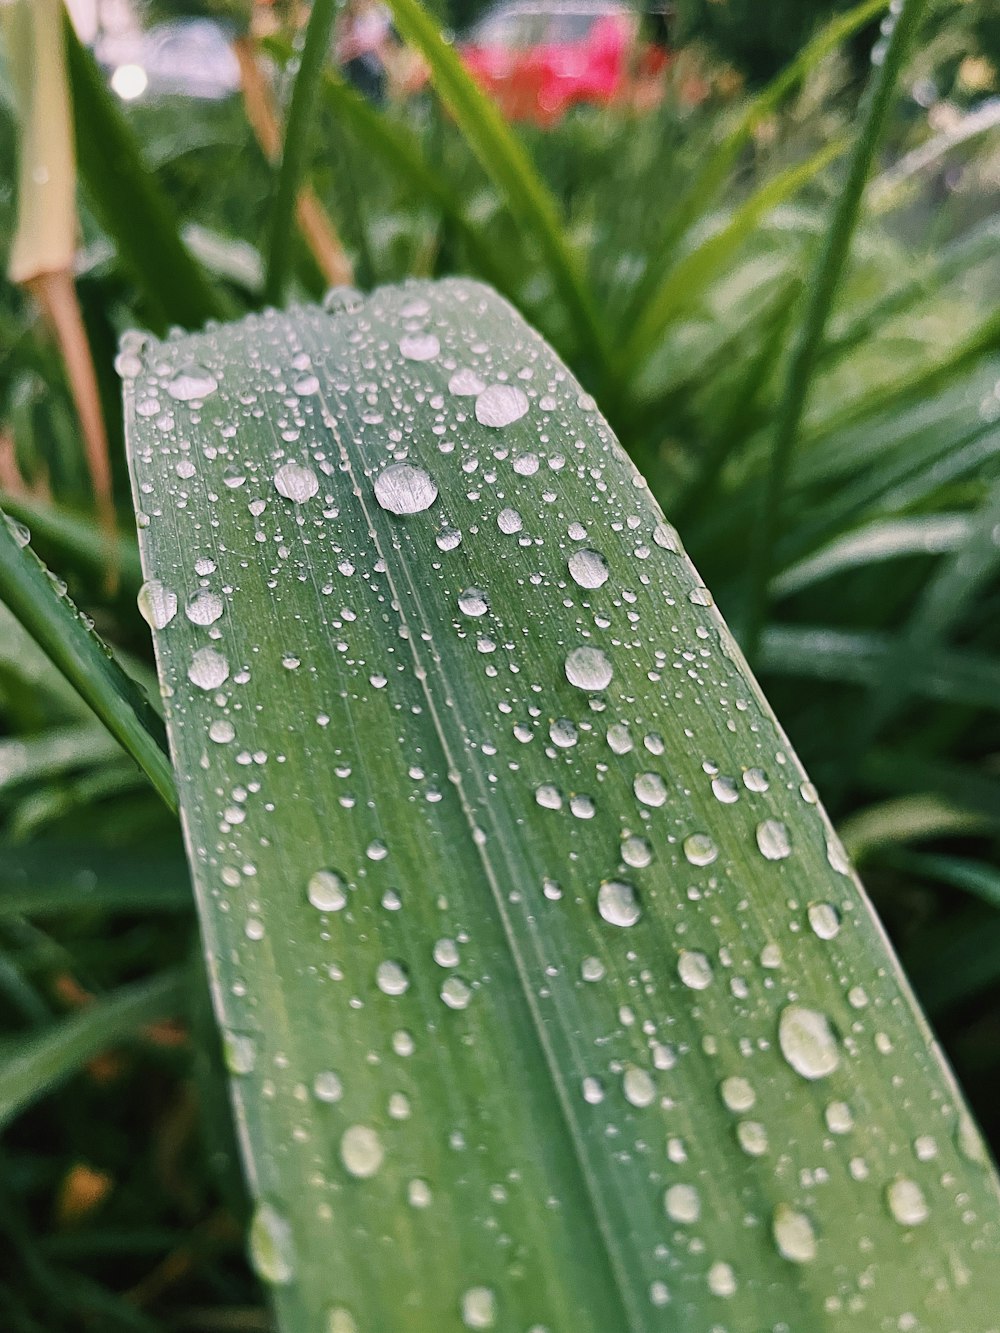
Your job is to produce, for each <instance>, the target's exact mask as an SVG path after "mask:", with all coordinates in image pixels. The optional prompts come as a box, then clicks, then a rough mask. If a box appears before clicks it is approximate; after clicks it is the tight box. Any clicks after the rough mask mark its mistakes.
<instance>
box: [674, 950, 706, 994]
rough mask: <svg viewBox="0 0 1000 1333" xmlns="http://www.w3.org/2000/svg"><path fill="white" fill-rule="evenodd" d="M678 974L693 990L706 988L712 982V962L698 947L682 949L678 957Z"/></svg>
mask: <svg viewBox="0 0 1000 1333" xmlns="http://www.w3.org/2000/svg"><path fill="white" fill-rule="evenodd" d="M677 975H678V976H679V977H680V979H681V981H683V982H684V985H685V986H690V988H691V989H692V990H705V989H706V988H707V987H708V986H710V985H711V984H712V964H711V963H710V962H709V961H708V957H707V955H705V954H703V953H701V952H700V951H699V950H698V949H682V950H681V952H680V954H679V955H678V957H677Z"/></svg>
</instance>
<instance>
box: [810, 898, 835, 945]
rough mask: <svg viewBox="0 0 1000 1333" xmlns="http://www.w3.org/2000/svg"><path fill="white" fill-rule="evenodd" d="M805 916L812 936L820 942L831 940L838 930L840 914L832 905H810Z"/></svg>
mask: <svg viewBox="0 0 1000 1333" xmlns="http://www.w3.org/2000/svg"><path fill="white" fill-rule="evenodd" d="M807 915H808V917H809V924H810V926H812V928H813V932H814V934H816V935H818V936H819V938H820V939H821V940H832V939H833V938H834V936H835V935H836V934H837V932H838V931H839V930H840V913H839V912H838V911H837V909H836V908H835V907H834V905H833V903H810V904H809V909H808V913H807Z"/></svg>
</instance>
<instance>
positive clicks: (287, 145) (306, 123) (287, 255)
mask: <svg viewBox="0 0 1000 1333" xmlns="http://www.w3.org/2000/svg"><path fill="white" fill-rule="evenodd" d="M336 13H337V0H315V2H314V4H313V7H312V9H311V10H310V12H309V22H308V24H307V25H306V36H305V43H304V45H303V47H302V57H301V62H300V64H299V71H298V74H297V75H296V76H295V84H294V86H293V88H292V100H291V104H290V106H289V108H288V119H287V120H286V122H285V135H284V140H283V143H282V149H281V165H280V167H279V168H278V183H277V188H276V189H275V192H274V202H273V203H272V205H271V221H270V231H269V235H268V246H267V278H266V281H265V284H264V296H265V299H266V300H267V301H270V302H272V303H273V304H275V305H280V304H281V302H282V300H283V298H284V295H285V286H286V284H287V282H288V271H289V268H290V267H291V257H292V244H293V240H294V235H295V230H294V226H293V223H294V214H295V200H296V198H297V196H298V192H299V184H300V182H301V180H302V176H303V173H304V171H305V169H306V163H307V160H308V153H309V144H310V129H311V125H312V117H313V110H314V104H315V101H316V94H317V92H318V90H319V85H320V79H321V77H322V73H323V65H324V64H325V62H326V58H327V53H328V52H329V49H330V34H331V32H332V30H333V20H334V18H335V16H336Z"/></svg>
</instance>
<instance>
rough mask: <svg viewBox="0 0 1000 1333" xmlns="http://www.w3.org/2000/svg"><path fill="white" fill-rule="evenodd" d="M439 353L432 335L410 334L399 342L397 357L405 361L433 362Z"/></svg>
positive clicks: (437, 345)
mask: <svg viewBox="0 0 1000 1333" xmlns="http://www.w3.org/2000/svg"><path fill="white" fill-rule="evenodd" d="M440 351H441V344H440V343H439V342H438V340H437V338H435V336H434V334H433V333H411V334H408V335H407V336H406V337H405V338H400V340H399V355H400V356H401V357H404V358H405V359H406V360H407V361H433V360H434V358H435V357H436V356H437V354H438V353H439V352H440Z"/></svg>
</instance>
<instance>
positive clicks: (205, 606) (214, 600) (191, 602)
mask: <svg viewBox="0 0 1000 1333" xmlns="http://www.w3.org/2000/svg"><path fill="white" fill-rule="evenodd" d="M223 609H224V607H223V601H222V598H221V597H220V596H219V594H218V593H217V592H210V591H209V589H208V588H199V589H198V591H197V592H196V593H194V594H193V595H192V596H191V597H189V598H188V603H187V606H185V608H184V614H185V615H186V616H187V618H188V620H190V621H191V623H192V625H214V624H215V622H216V621H217V620H218V619H219V618H220V617H221V616H222V612H223Z"/></svg>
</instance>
